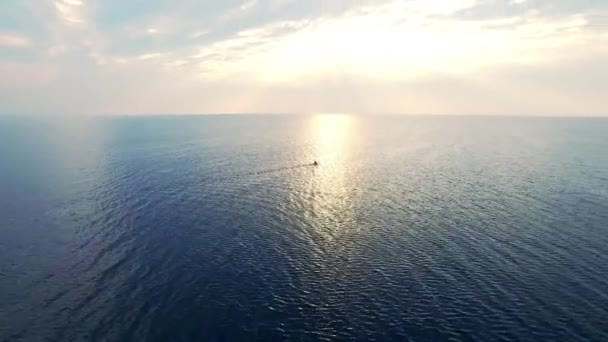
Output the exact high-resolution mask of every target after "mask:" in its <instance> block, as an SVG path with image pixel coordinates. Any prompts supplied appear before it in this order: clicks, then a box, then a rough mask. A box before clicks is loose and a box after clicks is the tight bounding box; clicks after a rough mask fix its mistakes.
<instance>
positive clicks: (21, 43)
mask: <svg viewBox="0 0 608 342" xmlns="http://www.w3.org/2000/svg"><path fill="white" fill-rule="evenodd" d="M30 46H31V42H30V40H29V39H28V38H27V37H24V36H22V35H20V34H15V33H3V32H0V47H7V48H17V49H20V48H27V47H30Z"/></svg>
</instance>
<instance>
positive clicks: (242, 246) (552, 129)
mask: <svg viewBox="0 0 608 342" xmlns="http://www.w3.org/2000/svg"><path fill="white" fill-rule="evenodd" d="M314 161H317V162H318V165H316V166H315V165H313V162H314ZM607 320H608V119H599V118H597V119H594V118H524V117H474V116H471V117H465V116H462V117H449V116H443V117H441V116H348V115H325V116H320V115H317V116H281V115H249V116H248V115H225V116H221V115H210V116H143V117H106V118H103V117H99V118H92V117H88V118H84V117H80V118H79V117H55V118H20V117H8V116H7V117H0V341H82V340H90V341H243V340H264V341H273V340H274V341H285V340H289V341H317V340H327V341H342V340H344V341H353V340H358V341H367V340H377V341H408V340H409V341H430V340H438V341H440V340H452V341H602V340H603V341H606V340H608V323H607Z"/></svg>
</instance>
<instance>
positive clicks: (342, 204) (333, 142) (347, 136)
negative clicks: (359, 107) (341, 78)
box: [309, 114, 357, 239]
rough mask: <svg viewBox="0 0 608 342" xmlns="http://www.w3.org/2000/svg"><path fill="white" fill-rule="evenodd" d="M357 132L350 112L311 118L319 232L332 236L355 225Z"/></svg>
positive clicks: (313, 206)
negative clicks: (353, 162)
mask: <svg viewBox="0 0 608 342" xmlns="http://www.w3.org/2000/svg"><path fill="white" fill-rule="evenodd" d="M356 131H357V120H356V118H355V117H353V116H351V115H344V114H326V115H316V116H313V117H312V118H311V119H310V126H309V134H310V139H311V147H312V150H313V153H314V158H315V160H317V161H318V162H319V165H318V166H317V167H315V170H314V176H313V177H312V182H311V189H310V190H311V196H312V197H311V201H310V203H309V204H310V209H311V211H312V214H313V215H314V216H315V217H316V218H317V222H316V224H315V226H318V227H319V233H321V235H323V236H325V237H326V238H329V239H333V238H334V237H336V235H339V234H341V233H344V232H345V231H344V228H345V227H347V226H352V224H351V223H352V220H353V215H352V194H353V193H352V190H353V185H354V184H353V182H354V181H355V180H354V179H352V178H351V175H352V170H349V167H348V165H349V158H350V157H351V154H352V152H353V146H354V145H353V143H354V138H355V136H356Z"/></svg>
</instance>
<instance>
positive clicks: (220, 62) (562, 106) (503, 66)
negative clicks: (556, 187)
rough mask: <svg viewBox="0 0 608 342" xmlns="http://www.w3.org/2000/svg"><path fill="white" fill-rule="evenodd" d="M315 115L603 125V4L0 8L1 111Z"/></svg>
mask: <svg viewBox="0 0 608 342" xmlns="http://www.w3.org/2000/svg"><path fill="white" fill-rule="evenodd" d="M325 112H332V113H335V112H338V113H365V114H376V113H395V114H475V115H479V114H482V115H483V114H489V115H560V116H561V115H581V116H608V1H606V0H502V1H501V0H424V1H423V0H386V1H385V0H374V1H366V0H359V1H354V0H352V1H347V0H334V1H330V0H325V1H322V0H305V1H304V0H223V1H205V0H198V1H197V0H2V1H0V114H9V115H37V114H41V115H62V114H66V115H104V114H109V115H120V114H171V113H179V114H198V113H325Z"/></svg>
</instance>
